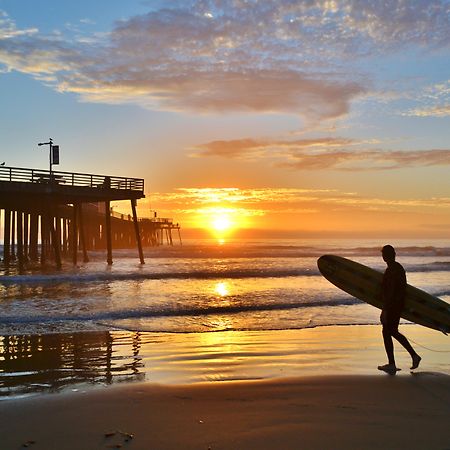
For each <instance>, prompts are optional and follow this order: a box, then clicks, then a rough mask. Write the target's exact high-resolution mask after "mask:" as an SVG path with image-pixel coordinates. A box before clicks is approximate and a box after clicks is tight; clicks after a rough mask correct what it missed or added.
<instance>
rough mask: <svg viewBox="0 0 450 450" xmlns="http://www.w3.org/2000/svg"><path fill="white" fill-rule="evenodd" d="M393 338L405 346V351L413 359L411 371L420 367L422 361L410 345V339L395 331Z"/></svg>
mask: <svg viewBox="0 0 450 450" xmlns="http://www.w3.org/2000/svg"><path fill="white" fill-rule="evenodd" d="M392 336H393V337H394V338H395V339H397V341H398V342H400V344H402V345H403V347H404V348H405V350H406V351H407V352H408V353H409V354H410V355H411V358H412V366H411V369H417V367H419V363H420V360H421V359H422V358H421V357H420V356H419V355H418V354H417V353H416V351H415V350H414V349H413V348H412V345H411V344H410V343H409V341H408V339H406V337H405V336H403V334H401V333H400V332H399V331H398V330H396V331H395V333H393V334H392Z"/></svg>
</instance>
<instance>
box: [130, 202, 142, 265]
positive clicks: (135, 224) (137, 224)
mask: <svg viewBox="0 0 450 450" xmlns="http://www.w3.org/2000/svg"><path fill="white" fill-rule="evenodd" d="M131 209H132V211H133V222H134V232H135V234H136V242H137V246H138V251H139V260H140V261H141V264H145V261H144V253H143V251H142V242H141V236H140V234H139V222H138V218H137V214H136V200H135V199H133V200H131Z"/></svg>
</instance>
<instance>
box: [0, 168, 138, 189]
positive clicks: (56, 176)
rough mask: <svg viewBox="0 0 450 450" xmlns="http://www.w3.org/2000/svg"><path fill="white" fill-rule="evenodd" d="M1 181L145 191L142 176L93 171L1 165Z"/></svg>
mask: <svg viewBox="0 0 450 450" xmlns="http://www.w3.org/2000/svg"><path fill="white" fill-rule="evenodd" d="M0 181H15V182H20V183H43V184H59V185H64V186H87V187H92V188H102V189H120V190H131V191H140V192H143V191H144V180H143V179H142V178H128V177H116V176H109V175H95V174H91V173H77V172H61V171H56V170H53V171H52V172H50V171H49V170H41V169H27V168H23V167H4V166H0Z"/></svg>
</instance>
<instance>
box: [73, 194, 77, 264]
mask: <svg viewBox="0 0 450 450" xmlns="http://www.w3.org/2000/svg"><path fill="white" fill-rule="evenodd" d="M77 208H78V205H77V204H75V203H74V205H73V211H72V227H71V231H72V262H73V265H74V266H76V265H77V257H78V224H77V215H78V214H77Z"/></svg>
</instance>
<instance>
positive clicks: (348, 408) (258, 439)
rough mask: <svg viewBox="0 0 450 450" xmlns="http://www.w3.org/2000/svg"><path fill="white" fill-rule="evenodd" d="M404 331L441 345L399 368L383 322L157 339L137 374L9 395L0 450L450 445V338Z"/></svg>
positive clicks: (1, 411)
mask: <svg viewBox="0 0 450 450" xmlns="http://www.w3.org/2000/svg"><path fill="white" fill-rule="evenodd" d="M403 330H404V332H405V334H407V335H408V336H411V337H412V338H413V339H414V340H418V341H419V342H422V343H427V344H428V345H429V346H431V347H433V348H435V349H440V351H441V352H431V351H429V350H426V349H422V348H421V349H420V353H421V354H422V356H423V357H424V360H423V363H422V366H421V367H420V368H419V369H418V370H417V371H415V373H414V374H411V373H410V372H409V370H408V367H409V358H408V357H407V355H405V354H404V353H405V352H403V351H400V349H399V350H398V352H397V355H398V364H399V366H400V367H402V369H403V370H402V371H401V372H400V373H399V375H397V376H395V377H393V376H389V375H386V374H383V373H380V372H378V371H377V370H376V365H377V364H378V363H380V362H383V361H384V354H383V348H382V343H381V338H380V336H379V331H380V330H379V327H375V326H352V327H321V328H317V329H310V330H285V331H282V332H281V331H278V332H275V331H274V332H265V333H255V332H253V333H249V332H241V334H239V333H236V332H232V333H222V334H221V333H213V335H214V336H211V335H210V336H205V335H195V334H194V335H180V336H176V335H170V336H166V337H165V338H164V337H161V336H160V339H159V340H158V339H156V336H152V338H151V339H150V338H148V339H147V341H146V344H144V345H142V346H141V349H140V355H141V358H142V361H143V364H142V367H141V369H140V370H141V372H142V373H141V375H142V376H140V377H137V378H135V380H140V381H137V382H136V381H135V382H133V383H123V382H121V379H118V380H116V382H115V383H114V382H112V383H111V384H110V385H108V386H106V387H105V383H98V384H97V385H95V384H94V388H92V384H91V385H90V384H89V383H84V384H83V383H82V384H79V383H78V384H76V385H75V384H74V385H73V386H72V388H73V389H71V388H70V385H69V386H68V387H67V386H66V388H64V389H61V390H60V391H59V392H58V393H51V394H42V393H35V394H34V395H32V396H29V397H25V398H19V397H17V396H16V397H11V398H9V399H8V398H5V399H3V400H2V401H1V402H0V416H1V418H2V420H1V422H0V437H1V443H2V444H1V449H2V450H3V449H5V450H9V449H11V450H14V449H18V448H33V449H36V450H38V449H77V450H78V449H103V448H129V449H208V448H210V449H253V448H254V449H299V448H305V449H316V448H317V449H328V448H330V449H331V448H332V449H344V448H345V449H348V448H361V449H366V448H367V449H372V448H373V449H375V448H383V449H399V448H412V449H447V448H450V432H449V429H448V419H449V417H450V374H449V373H448V353H443V352H442V351H445V350H448V344H447V341H446V340H447V339H448V338H447V337H446V336H444V335H441V334H439V333H436V332H433V331H431V330H426V329H424V328H423V327H418V326H404V327H403ZM205 339H214V342H212V341H208V342H207V345H206V344H205V342H204V340H205ZM202 342H203V344H202ZM250 342H251V348H249V345H250V344H249V343H250ZM294 343H295V345H294ZM214 346H217V349H216V352H217V353H216V354H213V355H212V354H211V352H212V350H211V348H212V347H214ZM242 348H245V349H246V352H247V353H246V354H245V355H244V354H243V353H242ZM156 349H158V350H159V352H157V351H156ZM208 349H209V350H208ZM225 349H228V354H226V353H225ZM208 351H209V354H208ZM195 352H197V353H198V354H197V357H194V353H195ZM125 353H126V351H125V350H124V349H122V354H121V355H120V356H121V357H122V358H124V357H125ZM220 354H222V356H223V359H222V360H220V358H219V355H220ZM164 355H165V356H164ZM177 355H178V356H177ZM189 355H190V356H189ZM201 361H203V363H201ZM41 363H42V361H41ZM146 365H147V366H148V367H147V368H145V366H146ZM226 367H228V371H227V370H226ZM358 368H359V369H358ZM43 369H45V368H43ZM294 374H295V376H293V375H294ZM164 377H166V378H164ZM227 377H228V378H227ZM246 378H247V380H245V379H246ZM227 379H228V380H235V381H223V380H227ZM155 380H158V381H157V382H155ZM180 380H181V381H183V380H184V382H180ZM198 380H203V382H197V381H198ZM208 380H211V381H209V382H208ZM217 380H221V381H217ZM243 380H244V381H243ZM205 381H206V382H205ZM75 387H76V388H75ZM128 435H132V436H133V437H132V438H131V437H130V436H128ZM25 445H26V446H27V447H25Z"/></svg>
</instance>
